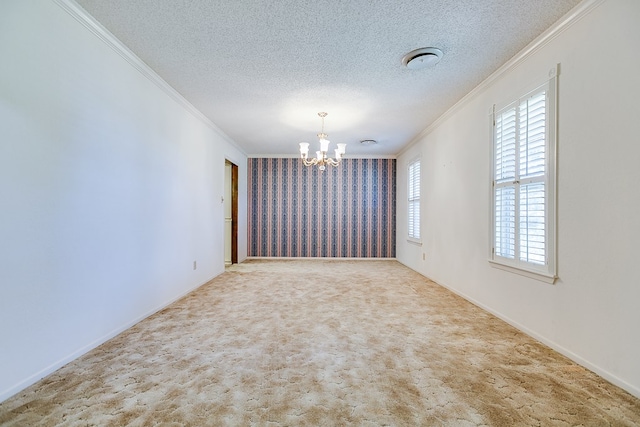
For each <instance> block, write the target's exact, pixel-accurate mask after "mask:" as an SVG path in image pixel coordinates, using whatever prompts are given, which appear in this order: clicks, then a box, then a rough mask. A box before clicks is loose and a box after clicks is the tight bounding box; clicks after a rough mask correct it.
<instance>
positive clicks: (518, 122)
mask: <svg viewBox="0 0 640 427" xmlns="http://www.w3.org/2000/svg"><path fill="white" fill-rule="evenodd" d="M554 85H555V76H554V78H553V79H552V80H551V81H550V82H549V83H548V84H545V85H544V86H542V87H540V88H538V89H537V90H535V91H533V92H531V93H530V94H528V95H527V96H525V97H523V98H521V99H520V100H518V101H517V102H514V103H512V104H509V105H507V106H506V107H504V108H502V109H501V110H499V111H496V112H495V113H494V133H493V139H494V144H493V173H492V183H491V184H492V188H493V191H492V198H493V201H492V214H493V215H492V217H493V220H492V222H493V224H492V234H493V242H492V248H491V259H492V261H494V262H498V263H503V264H505V265H508V266H511V267H515V268H519V269H525V270H529V271H534V272H541V273H542V274H543V275H546V276H553V277H555V261H554V260H553V257H554V256H555V248H554V246H555V239H554V233H553V232H552V231H553V230H555V215H554V213H553V212H552V209H555V206H554V204H553V200H554V198H555V191H554V186H555V158H554V154H555V129H554V128H555V117H554V115H555V89H554Z"/></svg>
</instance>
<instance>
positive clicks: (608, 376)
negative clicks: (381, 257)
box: [401, 263, 640, 398]
mask: <svg viewBox="0 0 640 427" xmlns="http://www.w3.org/2000/svg"><path fill="white" fill-rule="evenodd" d="M401 264H403V265H405V266H406V267H408V268H410V269H411V270H413V271H415V272H416V273H418V274H420V275H421V276H424V277H427V276H425V275H424V274H422V273H420V272H419V271H417V270H415V269H413V268H411V267H409V266H408V265H406V264H404V263H401ZM427 278H428V279H429V280H431V281H433V282H434V283H436V284H437V285H439V286H442V287H443V288H445V289H447V290H449V291H451V292H453V293H454V294H456V295H458V296H459V297H462V298H464V299H465V300H467V301H469V302H470V303H471V304H473V305H475V306H477V307H479V308H481V309H483V310H484V311H486V312H488V313H491V314H493V315H494V316H496V317H497V318H498V319H500V320H503V321H505V322H507V323H508V324H509V325H511V326H513V327H514V328H516V329H518V330H519V331H521V332H523V333H525V334H527V335H529V336H530V337H531V338H533V339H535V340H537V341H540V342H541V343H543V344H544V345H546V346H547V347H549V348H551V349H552V350H554V351H557V352H558V353H560V354H562V355H563V356H565V357H567V358H569V359H571V360H572V361H574V362H576V363H577V364H578V365H580V366H582V367H584V368H586V369H588V370H590V371H591V372H593V373H595V374H596V375H599V376H600V377H602V378H604V379H605V380H607V381H609V382H610V383H611V384H613V385H616V386H618V387H620V388H621V389H623V390H625V391H627V392H629V393H630V394H632V395H634V396H635V397H638V398H640V388H638V387H635V386H634V385H632V384H629V383H628V382H626V381H624V380H623V379H621V378H618V377H617V376H615V375H613V374H612V373H610V372H608V371H607V370H605V369H602V368H600V367H599V366H597V365H595V364H593V363H591V362H589V361H588V360H586V359H584V358H583V357H581V356H579V355H578V354H576V353H574V352H572V351H571V350H568V349H566V348H564V347H563V346H561V345H560V344H558V343H556V342H555V341H553V340H550V339H547V338H545V337H544V336H542V335H540V334H538V333H537V332H535V331H532V330H531V329H529V328H527V327H526V326H524V325H522V324H520V323H518V322H516V321H515V320H513V319H511V318H510V317H508V316H505V315H504V314H502V313H500V312H498V311H496V310H494V309H492V308H491V307H488V306H486V305H485V304H483V303H481V302H479V301H476V300H475V299H474V298H471V297H470V296H468V295H466V294H464V293H463V292H460V291H458V290H457V289H454V288H452V287H451V286H448V285H446V284H443V283H442V282H439V281H436V280H433V279H431V278H430V277H427Z"/></svg>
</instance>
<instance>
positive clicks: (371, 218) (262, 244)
mask: <svg viewBox="0 0 640 427" xmlns="http://www.w3.org/2000/svg"><path fill="white" fill-rule="evenodd" d="M248 166H249V167H248V170H249V172H248V175H249V176H248V187H249V188H248V191H249V196H248V199H249V200H248V205H249V206H248V215H249V218H248V240H249V241H248V255H249V256H259V257H395V254H396V161H395V159H344V160H343V161H342V163H341V164H340V166H338V167H337V168H333V167H328V168H327V170H325V171H324V172H321V171H319V170H318V168H317V167H315V166H313V167H306V166H304V165H303V164H302V161H301V160H300V159H282V158H280V159H276V158H250V159H248Z"/></svg>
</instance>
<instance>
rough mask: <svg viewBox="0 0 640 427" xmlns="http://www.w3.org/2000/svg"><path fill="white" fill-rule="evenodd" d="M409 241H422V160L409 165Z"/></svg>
mask: <svg viewBox="0 0 640 427" xmlns="http://www.w3.org/2000/svg"><path fill="white" fill-rule="evenodd" d="M407 176H408V181H409V182H408V184H409V191H408V194H409V203H408V210H409V218H408V220H409V227H408V228H409V239H412V240H420V159H417V160H414V161H412V162H411V163H409V170H408V174H407Z"/></svg>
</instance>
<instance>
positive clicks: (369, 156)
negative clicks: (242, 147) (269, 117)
mask: <svg viewBox="0 0 640 427" xmlns="http://www.w3.org/2000/svg"><path fill="white" fill-rule="evenodd" d="M247 158H249V159H299V158H300V155H299V154H298V155H296V154H249V155H247ZM342 158H343V159H346V160H348V159H396V158H397V156H396V155H395V154H380V155H375V154H362V155H358V154H353V155H344V156H342Z"/></svg>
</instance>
